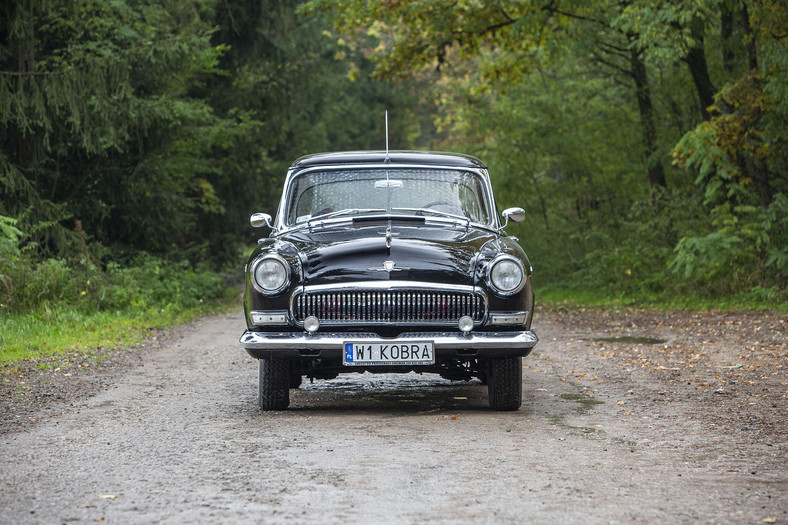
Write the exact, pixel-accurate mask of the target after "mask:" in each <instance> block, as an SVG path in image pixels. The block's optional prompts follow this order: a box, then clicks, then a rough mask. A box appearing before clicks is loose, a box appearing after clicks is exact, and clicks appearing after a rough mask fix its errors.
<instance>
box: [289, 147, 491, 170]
mask: <svg viewBox="0 0 788 525" xmlns="http://www.w3.org/2000/svg"><path fill="white" fill-rule="evenodd" d="M386 163H390V164H413V165H420V166H443V167H451V168H477V169H486V168H487V167H486V166H485V165H484V163H483V162H482V161H480V160H479V159H477V158H476V157H472V156H470V155H463V154H461V153H448V152H442V151H409V150H397V151H389V152H386V151H337V152H333V153H315V154H312V155H306V156H304V157H300V158H298V159H296V160H295V161H294V162H293V164H292V165H291V166H290V169H303V168H311V167H315V166H331V165H339V164H386Z"/></svg>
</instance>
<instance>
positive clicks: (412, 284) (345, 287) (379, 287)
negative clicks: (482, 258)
mask: <svg viewBox="0 0 788 525" xmlns="http://www.w3.org/2000/svg"><path fill="white" fill-rule="evenodd" d="M356 290H372V291H383V292H389V291H396V290H406V291H411V290H412V291H414V292H417V291H425V292H441V291H445V292H462V293H473V294H479V295H482V296H485V298H486V295H487V294H486V292H485V291H484V288H481V287H480V286H472V285H466V284H438V283H429V282H423V281H354V282H350V283H336V284H311V285H307V286H303V285H302V286H299V287H297V288H296V289H295V290H294V291H293V295H295V294H301V293H304V292H308V293H321V292H351V291H356Z"/></svg>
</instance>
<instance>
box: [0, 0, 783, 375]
mask: <svg viewBox="0 0 788 525" xmlns="http://www.w3.org/2000/svg"><path fill="white" fill-rule="evenodd" d="M385 110H388V111H389V115H390V130H389V142H390V144H391V146H392V148H394V149H407V148H415V149H434V150H454V151H461V152H466V153H471V154H476V155H478V156H479V157H481V158H482V159H483V160H484V161H485V162H486V163H487V164H488V165H489V166H490V171H491V175H492V179H493V183H494V185H495V186H496V192H497V197H498V199H499V203H498V204H499V206H500V207H501V208H502V209H503V208H505V207H508V206H522V207H524V208H525V209H526V211H527V214H528V216H527V220H526V221H525V222H523V223H520V224H516V225H512V226H511V227H510V229H509V233H511V234H514V235H517V236H518V237H519V238H520V240H521V242H522V244H523V245H524V247H525V248H526V251H527V252H528V254H529V255H530V257H531V259H532V263H533V266H534V268H535V274H534V280H535V284H536V289H537V293H538V294H539V301H540V302H545V301H548V302H552V303H561V304H564V303H571V304H597V305H599V304H603V305H604V304H607V305H610V304H613V305H640V306H643V305H645V306H647V307H649V308H688V309H772V310H782V311H785V310H786V308H787V307H786V305H787V304H788V293H787V292H786V282H787V281H788V127H787V126H786V125H785V123H786V122H788V12H786V10H785V8H784V5H783V3H782V2H781V1H778V0H691V1H690V0H676V1H674V2H660V1H657V0H633V1H630V2H618V1H615V2H614V1H612V0H611V1H601V2H590V3H589V2H577V1H571V0H570V1H566V2H563V1H562V2H555V1H541V0H520V1H514V0H505V1H503V2H496V3H494V4H491V3H489V2H454V3H450V4H446V3H445V2H439V1H435V0H408V1H403V2H377V1H357V0H311V1H292V2H281V1H273V0H262V1H256V2H249V1H245V0H222V1H221V2H220V1H217V0H184V1H178V2H173V1H169V0H151V1H148V2H141V3H140V2H127V1H123V0H119V1H116V2H99V1H97V0H78V1H73V0H51V1H48V2H26V1H24V2H23V1H21V0H11V1H8V2H3V3H2V5H0V352H1V353H0V359H2V360H7V359H22V358H26V357H29V356H34V355H36V354H37V353H41V352H58V351H63V350H70V349H73V348H83V349H90V348H91V347H97V346H107V345H116V344H119V343H120V341H124V342H127V341H129V340H132V341H133V340H134V339H137V338H141V337H144V335H145V333H146V330H147V329H148V328H149V327H156V326H163V325H167V324H172V323H178V322H181V321H183V320H186V319H189V318H191V317H192V316H194V315H197V314H198V313H199V312H203V311H206V310H210V309H213V308H217V306H216V305H217V304H220V305H221V304H226V301H228V300H230V301H232V302H234V304H236V305H237V286H236V285H234V284H233V279H237V278H238V274H239V271H240V269H241V267H242V265H243V258H240V257H239V256H238V253H239V246H241V245H243V244H244V243H248V242H250V241H252V242H253V240H254V239H255V237H254V235H255V234H254V233H253V232H252V231H251V230H250V229H249V227H248V222H247V221H248V217H249V215H250V214H251V213H253V212H258V211H265V212H269V213H272V212H273V211H274V210H275V206H276V199H277V197H278V194H279V191H280V187H281V182H282V180H283V177H284V174H285V170H286V168H287V165H288V164H289V163H290V162H291V161H292V160H293V159H294V158H296V157H298V156H299V155H303V154H307V153H313V152H318V151H332V150H344V149H380V148H382V147H383V145H384V144H385V137H384V122H383V113H384V111H385ZM223 302H224V303H223Z"/></svg>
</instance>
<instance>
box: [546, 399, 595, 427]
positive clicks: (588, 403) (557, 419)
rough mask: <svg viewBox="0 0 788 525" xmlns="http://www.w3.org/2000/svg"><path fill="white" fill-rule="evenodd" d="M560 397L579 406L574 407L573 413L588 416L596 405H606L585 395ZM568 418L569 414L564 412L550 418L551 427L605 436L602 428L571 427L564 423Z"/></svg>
mask: <svg viewBox="0 0 788 525" xmlns="http://www.w3.org/2000/svg"><path fill="white" fill-rule="evenodd" d="M558 397H560V398H561V399H563V400H564V401H574V402H575V403H577V406H575V407H573V411H574V412H576V413H579V414H586V413H588V412H590V411H591V410H592V409H593V408H594V407H595V406H596V405H602V404H604V401H599V400H597V399H593V398H590V397H588V396H586V395H584V394H558ZM566 416H567V413H566V412H564V413H562V414H558V415H555V416H550V417H549V418H548V419H549V421H550V424H551V425H555V426H557V427H561V428H564V429H566V430H568V431H570V432H580V433H582V434H586V435H589V434H590V435H598V434H604V433H605V431H604V430H602V429H600V428H595V427H576V426H573V425H569V424H567V423H566V422H565V421H564V418H565V417H566Z"/></svg>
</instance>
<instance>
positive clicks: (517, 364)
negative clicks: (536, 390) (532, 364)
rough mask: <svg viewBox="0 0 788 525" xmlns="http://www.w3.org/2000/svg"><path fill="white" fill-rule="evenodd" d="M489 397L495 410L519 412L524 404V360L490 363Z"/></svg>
mask: <svg viewBox="0 0 788 525" xmlns="http://www.w3.org/2000/svg"><path fill="white" fill-rule="evenodd" d="M487 397H488V400H489V402H490V407H491V408H492V409H493V410H500V411H506V410H517V409H518V408H520V405H522V403H523V358H522V357H507V358H504V359H493V360H492V361H490V373H489V375H488V376H487Z"/></svg>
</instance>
